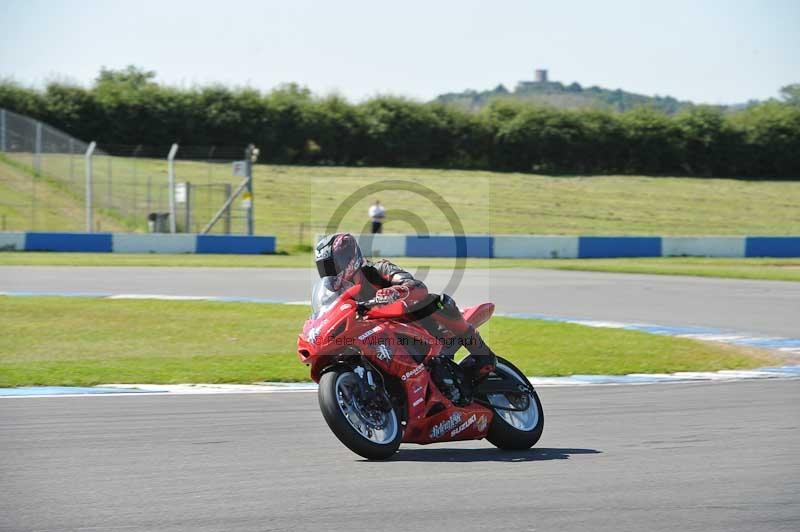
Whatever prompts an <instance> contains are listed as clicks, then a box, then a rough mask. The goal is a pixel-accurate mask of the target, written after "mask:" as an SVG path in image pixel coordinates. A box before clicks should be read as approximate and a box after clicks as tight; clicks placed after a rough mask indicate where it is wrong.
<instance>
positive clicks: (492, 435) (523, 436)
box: [486, 357, 544, 451]
mask: <svg viewBox="0 0 800 532" xmlns="http://www.w3.org/2000/svg"><path fill="white" fill-rule="evenodd" d="M498 372H502V373H503V374H505V375H507V376H511V377H514V378H516V379H517V380H519V381H520V382H521V383H524V384H525V385H527V386H530V388H531V395H530V400H531V402H532V403H535V404H531V405H530V407H529V412H527V413H526V414H525V415H524V416H525V417H524V422H517V424H518V425H520V426H517V427H515V426H514V425H512V424H511V423H509V421H507V420H506V419H504V418H503V416H514V415H515V413H513V412H509V411H504V410H500V409H494V408H492V410H493V411H494V417H493V418H492V424H491V425H490V426H489V433H488V434H487V435H486V439H487V440H489V442H490V443H491V444H492V445H494V446H495V447H498V448H500V449H505V450H509V451H522V450H526V449H530V448H531V447H533V446H534V445H536V442H538V441H539V438H541V437H542V431H543V430H544V411H543V410H542V402H541V401H540V400H539V396H538V395H537V394H536V390H534V389H533V386H531V384H530V381H529V380H528V378H527V377H526V376H525V374H524V373H522V372H521V371H520V370H519V369H517V367H516V366H514V364H512V363H511V362H509V361H508V360H505V359H503V358H500V357H497V368H496V369H495V371H494V373H498ZM490 402H491V401H490ZM534 407H535V408H534ZM490 408H491V407H490ZM534 411H535V413H534ZM520 417H522V416H520ZM512 421H515V420H514V419H513V418H512Z"/></svg>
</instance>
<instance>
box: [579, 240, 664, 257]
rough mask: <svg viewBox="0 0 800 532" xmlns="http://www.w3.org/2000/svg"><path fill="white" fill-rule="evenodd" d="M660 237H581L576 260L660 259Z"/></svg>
mask: <svg viewBox="0 0 800 532" xmlns="http://www.w3.org/2000/svg"><path fill="white" fill-rule="evenodd" d="M660 256H661V237H660V236H582V237H579V238H578V258H581V259H601V258H611V257H660Z"/></svg>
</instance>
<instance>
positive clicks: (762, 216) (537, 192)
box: [0, 156, 800, 250]
mask: <svg viewBox="0 0 800 532" xmlns="http://www.w3.org/2000/svg"><path fill="white" fill-rule="evenodd" d="M59 157H60V156H52V157H50V158H49V159H48V160H47V161H46V163H47V164H46V165H45V168H46V169H47V177H48V180H45V179H40V180H38V181H37V187H38V188H37V192H36V198H37V200H36V202H37V205H38V211H37V212H39V213H42V212H44V213H45V214H46V213H47V212H49V211H55V210H57V211H58V215H57V216H55V215H54V216H55V217H54V218H52V219H49V218H46V217H45V214H42V215H41V216H40V218H41V219H40V220H39V222H38V223H37V225H36V226H35V227H36V228H38V229H40V230H41V229H51V230H53V229H56V230H82V229H83V228H84V214H83V192H82V189H81V187H82V186H83V185H82V181H81V179H80V171H78V170H80V168H78V170H75V168H72V170H71V173H70V164H72V166H73V167H74V166H75V164H76V163H75V161H72V163H70V159H69V158H68V157H61V158H60V159H59ZM9 160H10V159H9ZM15 162H16V163H17V164H18V166H16V167H11V165H10V164H9V163H8V162H5V163H3V162H0V182H2V181H4V180H9V181H8V182H9V183H11V184H13V183H18V184H15V185H14V186H13V188H14V192H13V194H15V196H14V197H13V198H11V197H10V196H9V200H6V198H5V197H4V196H6V195H10V194H12V192H11V191H10V189H9V191H8V192H6V191H5V190H6V189H4V188H2V186H0V214H4V213H5V212H6V211H5V210H4V209H6V210H8V209H10V207H6V206H5V205H3V204H5V203H11V202H13V203H15V204H30V202H31V200H32V198H33V196H32V192H31V191H30V190H28V189H26V188H25V183H26V180H24V179H22V180H20V179H19V175H18V174H19V168H20V166H19V165H21V164H30V163H29V158H25V157H23V158H22V159H20V160H19V161H15ZM112 163H113V164H112ZM112 167H113V180H112V182H113V186H112V187H109V186H108V183H107V181H108V179H107V176H106V174H104V173H103V172H106V171H107V170H108V169H110V168H112ZM3 172H5V174H7V176H6V175H5V174H4V173H3ZM76 172H77V173H76ZM97 172H98V177H97V179H96V184H95V201H96V202H97V203H96V205H97V206H101V205H105V203H104V202H107V201H108V199H109V198H111V201H113V204H114V206H115V209H114V212H113V214H114V216H104V217H103V218H102V219H101V218H100V217H99V216H100V215H101V214H102V213H99V214H98V218H97V221H99V222H101V224H102V228H103V229H105V230H111V229H113V228H115V227H117V226H119V225H120V224H123V225H125V226H130V224H133V226H134V227H135V228H137V229H138V230H140V231H144V230H145V228H146V220H145V217H146V215H147V212H149V211H148V209H150V210H165V209H166V203H165V202H166V200H165V198H166V196H165V194H164V190H162V189H163V187H164V185H165V184H166V182H167V177H166V176H167V173H166V172H167V166H166V162H165V161H163V160H155V159H137V160H133V159H126V158H120V157H113V158H110V159H109V158H103V161H100V162H98V168H97ZM176 174H177V176H178V180H179V181H181V182H183V181H189V182H191V183H192V184H193V185H194V186H197V187H205V188H202V192H198V195H197V197H196V198H195V199H194V200H193V202H194V203H193V204H194V209H195V216H194V224H195V226H196V227H192V228H191V229H193V230H199V229H201V228H202V227H203V225H204V224H205V223H206V222H207V221H208V219H209V218H210V217H211V215H212V214H213V213H214V212H215V211H216V210H217V209H218V208H219V207H220V206H221V204H222V200H223V198H222V197H221V196H219V195H215V193H212V192H211V190H212V189H211V188H209V187H207V185H212V184H220V183H228V184H235V183H236V181H237V179H238V178H234V177H233V176H231V168H230V165H228V164H225V165H207V164H205V163H200V162H191V161H177V162H176ZM70 175H72V178H70V177H69V176H70ZM76 176H77V177H76ZM12 178H13V179H12ZM53 180H55V181H59V182H61V183H63V185H64V186H66V187H68V188H69V190H71V191H74V194H65V193H64V190H63V189H60V188H58V187H55V188H54V185H53V182H54V181H53ZM381 181H402V182H405V183H413V184H414V185H415V186H421V187H424V189H425V190H422V189H420V191H419V192H420V193H417V192H414V191H402V190H397V189H396V188H392V187H393V185H389V184H384V185H377V186H376V187H375V189H371V190H368V191H364V193H363V194H361V195H359V197H358V198H356V201H354V203H353V204H352V208H351V209H350V210H349V211H348V212H347V213H346V214H345V215H344V217H343V219H342V220H341V224H340V228H341V229H343V230H347V231H351V232H360V231H361V230H362V229H363V228H364V226H365V222H366V221H367V216H366V213H367V208H368V206H369V204H370V203H371V202H372V201H373V199H374V198H376V197H377V198H380V199H381V200H383V202H384V204H385V205H386V208H387V209H388V212H387V222H386V226H385V231H386V232H398V233H407V232H413V231H414V230H416V227H415V226H414V225H413V223H419V222H421V223H422V224H423V225H424V226H425V227H426V229H427V230H428V231H431V232H433V233H436V232H453V226H452V224H451V222H452V221H453V219H452V217H450V218H449V217H448V216H445V215H444V214H443V213H442V211H441V209H440V206H441V205H437V204H436V201H437V200H436V197H439V198H440V199H441V200H442V202H443V203H444V204H446V205H448V206H450V207H452V208H453V210H454V212H455V213H456V217H455V218H456V219H457V222H458V224H460V225H461V226H462V228H463V231H464V232H466V233H475V234H564V235H580V234H594V235H619V234H641V235H705V234H718V235H748V234H750V235H786V234H800V217H798V216H797V208H796V207H797V205H798V204H800V183H797V182H788V181H784V182H779V181H745V180H731V179H705V178H673V177H643V176H571V177H552V176H543V175H532V174H519V173H497V172H480V171H462V170H430V169H414V168H410V169H403V168H349V167H330V166H327V167H318V166H313V167H310V166H274V165H256V166H255V168H254V190H255V212H256V232H257V233H260V234H274V235H277V236H278V245H279V247H280V248H281V249H284V250H291V249H293V248H294V247H295V246H297V245H298V244H305V245H308V244H310V243H311V239H312V238H313V235H314V234H315V233H317V232H323V230H324V228H325V226H326V224H327V223H328V222H329V221H330V220H331V217H332V216H333V214H334V211H335V210H336V209H337V208H338V207H339V206H340V205H341V204H342V203H343V202H344V201H345V199H346V198H348V197H349V196H350V195H351V194H353V193H355V192H356V191H358V190H360V189H362V187H365V186H368V185H371V184H374V183H377V182H381ZM148 183H149V184H150V185H148ZM0 185H2V183H0ZM148 186H150V187H151V188H152V189H153V190H158V191H160V192H159V194H160V195H158V196H157V197H154V198H153V201H152V203H151V202H150V199H149V198H150V196H149V195H148V190H149V189H148V188H147V187H148ZM159 187H160V188H159ZM51 189H54V190H51ZM48 190H50V192H47V191H48ZM198 191H200V189H198ZM154 194H155V192H154ZM12 200H13V201H12ZM51 204H52V205H55V206H57V207H58V208H57V209H56V208H55V207H54V208H53V209H50V208H49V207H48V205H51ZM62 204H63V205H62ZM234 208H235V209H236V212H235V213H234V218H235V219H234V222H233V223H234V226H233V228H232V229H233V231H238V232H241V231H242V229H243V225H242V224H243V219H242V218H241V217H240V215H241V214H242V213H241V211H240V210H239V202H236V203H235V204H234ZM403 211H406V212H405V213H404V212H403ZM408 213H411V214H408ZM107 214H109V215H110V214H112V212H111V211H109V212H108V213H107ZM48 216H49V215H48ZM30 219H31V216H30V214H29V213H28V212H27V211H26V212H19V213H17V212H16V211H15V212H13V213H12V212H11V211H10V210H9V212H8V213H7V223H8V224H9V225H7V229H8V230H25V229H30V228H31V227H32V226H31V221H30ZM179 222H180V223H183V217H182V216H179ZM412 222H413V223H412ZM54 224H55V225H54ZM457 232H459V231H457Z"/></svg>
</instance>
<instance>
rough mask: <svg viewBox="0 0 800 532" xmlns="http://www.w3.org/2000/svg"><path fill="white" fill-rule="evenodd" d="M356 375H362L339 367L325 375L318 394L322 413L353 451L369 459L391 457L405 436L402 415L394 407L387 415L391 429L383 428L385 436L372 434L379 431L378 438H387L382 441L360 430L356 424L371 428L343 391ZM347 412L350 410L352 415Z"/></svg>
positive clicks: (381, 432)
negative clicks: (372, 438) (370, 437)
mask: <svg viewBox="0 0 800 532" xmlns="http://www.w3.org/2000/svg"><path fill="white" fill-rule="evenodd" d="M354 378H355V379H358V378H359V377H358V376H356V374H355V373H354V372H353V370H352V369H350V368H336V369H332V370H331V371H328V372H327V373H325V374H324V375H322V378H321V379H320V381H319V392H318V394H317V399H318V400H319V408H320V410H321V411H322V416H323V417H324V418H325V421H326V422H327V423H328V427H330V429H331V431H332V432H333V433H334V434H335V435H336V437H337V438H339V441H341V442H342V443H343V444H345V446H346V447H347V448H348V449H350V450H351V451H353V452H354V453H356V454H358V455H360V456H363V457H364V458H366V459H368V460H385V459H387V458H390V457H391V456H392V455H394V453H396V452H397V449H398V447H400V442H401V441H402V439H403V427H402V425H401V424H400V417H399V416H398V415H397V412H396V411H395V409H394V408H392V409H391V410H390V411H389V412H387V413H386V414H385V415H386V416H387V417H386V420H387V427H388V428H387V429H386V430H384V431H380V434H381V435H382V436H384V437H383V438H380V437H378V436H377V433H373V434H376V436H375V439H376V440H381V439H383V440H385V441H383V442H377V441H372V440H371V439H369V438H368V436H366V435H365V434H363V433H362V431H360V430H359V429H357V428H356V425H359V424H361V426H362V430H367V431H368V430H370V429H369V428H368V426H367V424H366V422H365V421H364V418H363V417H362V416H360V414H359V413H358V412H357V410H358V408H357V407H356V406H355V405H354V403H353V401H355V399H352V400H351V401H350V402H348V399H347V398H346V397H345V396H344V394H343V389H344V388H346V386H347V384H348V381H352V380H353V379H354ZM345 412H348V413H349V414H350V417H348V415H347V414H346V413H345ZM359 422H361V423H359Z"/></svg>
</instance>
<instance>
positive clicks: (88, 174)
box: [86, 141, 97, 233]
mask: <svg viewBox="0 0 800 532" xmlns="http://www.w3.org/2000/svg"><path fill="white" fill-rule="evenodd" d="M96 147H97V143H96V142H95V141H92V142H91V143H90V144H89V147H88V148H86V231H87V232H88V233H91V232H92V155H93V154H94V149H95V148H96Z"/></svg>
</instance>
